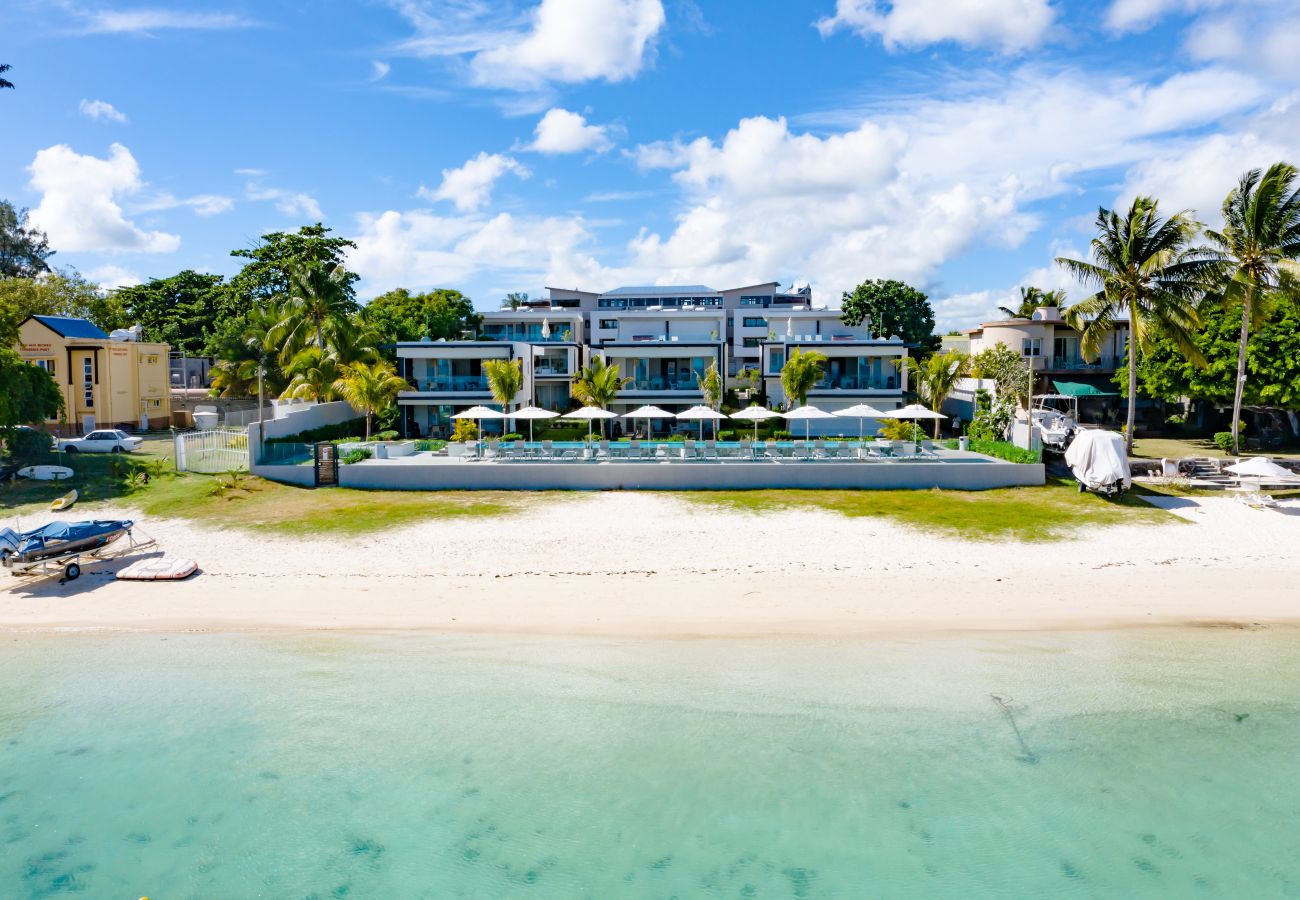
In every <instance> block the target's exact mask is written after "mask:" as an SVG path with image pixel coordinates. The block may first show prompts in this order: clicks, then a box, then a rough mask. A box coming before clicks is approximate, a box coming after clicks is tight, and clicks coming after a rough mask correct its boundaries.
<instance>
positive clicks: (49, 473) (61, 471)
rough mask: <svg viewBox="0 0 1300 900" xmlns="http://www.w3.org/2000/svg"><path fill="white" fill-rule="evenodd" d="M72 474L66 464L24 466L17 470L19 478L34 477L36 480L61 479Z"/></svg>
mask: <svg viewBox="0 0 1300 900" xmlns="http://www.w3.org/2000/svg"><path fill="white" fill-rule="evenodd" d="M72 474H73V472H72V470H71V469H69V468H68V467H67V466H24V467H23V468H21V469H19V470H18V477H19V478H35V479H36V480H37V481H62V480H63V479H65V478H71V477H72Z"/></svg>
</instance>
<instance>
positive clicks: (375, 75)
mask: <svg viewBox="0 0 1300 900" xmlns="http://www.w3.org/2000/svg"><path fill="white" fill-rule="evenodd" d="M391 71H393V67H392V66H390V65H389V64H388V63H386V62H380V61H378V60H372V61H371V63H370V80H371V81H383V80H384V79H385V78H387V77H388V73H389V72H391Z"/></svg>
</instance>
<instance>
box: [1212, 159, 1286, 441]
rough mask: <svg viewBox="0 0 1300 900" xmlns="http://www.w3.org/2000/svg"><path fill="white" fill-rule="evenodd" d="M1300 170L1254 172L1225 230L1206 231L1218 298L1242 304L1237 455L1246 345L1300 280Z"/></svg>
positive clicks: (1235, 198) (1236, 195) (1234, 201)
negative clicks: (1284, 283)
mask: <svg viewBox="0 0 1300 900" xmlns="http://www.w3.org/2000/svg"><path fill="white" fill-rule="evenodd" d="M1298 181H1300V179H1298V178H1297V173H1296V167H1295V166H1293V165H1290V164H1288V163H1274V164H1273V165H1272V166H1270V167H1269V169H1268V171H1267V172H1261V171H1260V170H1259V169H1251V170H1250V171H1249V172H1247V173H1246V174H1245V175H1242V176H1241V180H1240V181H1239V182H1238V183H1237V186H1236V187H1235V188H1233V189H1232V191H1231V192H1230V193H1229V194H1228V197H1227V199H1226V200H1224V201H1223V228H1222V230H1220V231H1206V233H1205V234H1206V237H1208V238H1209V239H1210V248H1209V256H1210V258H1211V259H1213V260H1214V261H1215V262H1216V263H1218V265H1219V272H1218V273H1217V274H1218V275H1219V277H1220V286H1219V287H1218V288H1217V289H1216V291H1215V294H1217V297H1216V299H1218V300H1219V301H1220V302H1223V303H1229V304H1233V305H1234V306H1235V305H1236V304H1237V303H1240V304H1241V340H1240V342H1239V343H1238V345H1237V384H1236V388H1235V389H1234V391H1233V395H1232V452H1233V453H1237V454H1240V453H1241V435H1240V434H1238V430H1239V428H1240V426H1241V403H1242V397H1243V395H1244V394H1245V391H1246V345H1247V342H1248V341H1249V339H1250V330H1251V328H1252V327H1254V328H1258V327H1259V326H1260V325H1262V324H1263V323H1264V321H1265V320H1266V319H1267V316H1268V311H1269V310H1268V304H1267V302H1266V300H1267V297H1268V295H1269V294H1271V293H1272V292H1273V291H1275V290H1277V288H1278V287H1279V285H1280V281H1281V279H1282V278H1283V277H1284V276H1287V275H1290V276H1300V184H1298V183H1297V182H1298Z"/></svg>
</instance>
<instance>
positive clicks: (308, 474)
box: [252, 466, 316, 487]
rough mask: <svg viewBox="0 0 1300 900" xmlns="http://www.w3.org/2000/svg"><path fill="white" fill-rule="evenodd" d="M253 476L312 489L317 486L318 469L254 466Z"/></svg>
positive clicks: (310, 467)
mask: <svg viewBox="0 0 1300 900" xmlns="http://www.w3.org/2000/svg"><path fill="white" fill-rule="evenodd" d="M252 474H254V475H256V476H257V477H259V478H267V479H270V480H271V481H282V482H284V483H285V484H296V485H298V486H299V487H312V486H314V485H315V484H316V469H315V468H314V467H312V466H253V468H252Z"/></svg>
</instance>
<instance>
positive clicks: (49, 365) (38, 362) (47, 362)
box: [32, 359, 54, 376]
mask: <svg viewBox="0 0 1300 900" xmlns="http://www.w3.org/2000/svg"><path fill="white" fill-rule="evenodd" d="M32 365H34V366H35V367H36V368H38V369H44V370H45V371H47V372H49V373H50V375H51V376H53V375H54V360H52V359H34V360H32Z"/></svg>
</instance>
